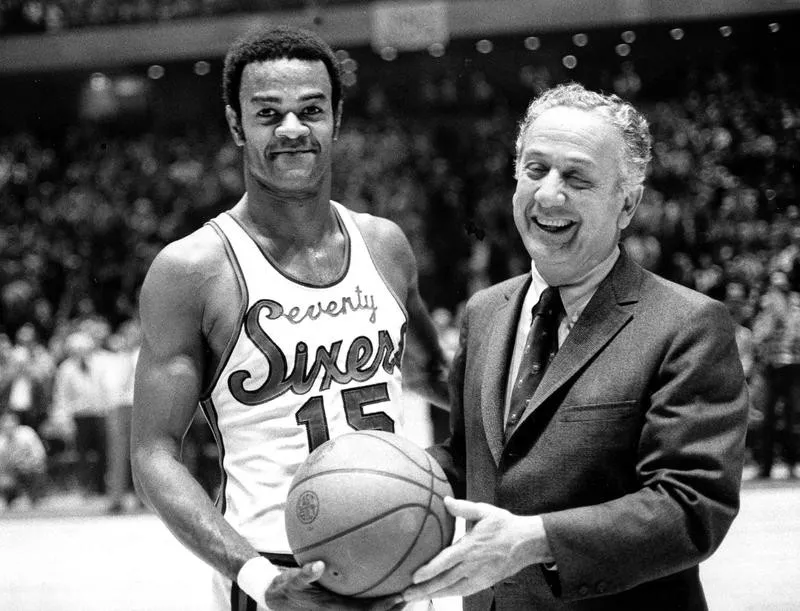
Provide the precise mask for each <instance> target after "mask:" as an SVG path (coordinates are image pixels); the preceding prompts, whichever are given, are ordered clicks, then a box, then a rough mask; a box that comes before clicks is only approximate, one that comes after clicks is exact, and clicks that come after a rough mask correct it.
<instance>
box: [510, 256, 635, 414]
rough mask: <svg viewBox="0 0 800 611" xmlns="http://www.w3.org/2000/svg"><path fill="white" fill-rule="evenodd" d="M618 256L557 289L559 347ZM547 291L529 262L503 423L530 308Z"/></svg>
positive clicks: (524, 338)
mask: <svg viewBox="0 0 800 611" xmlns="http://www.w3.org/2000/svg"><path fill="white" fill-rule="evenodd" d="M619 255H620V250H619V247H617V248H614V250H613V251H612V252H611V254H610V255H609V256H608V257H606V259H605V260H603V261H602V262H601V263H600V264H599V265H596V266H595V267H594V268H592V270H591V271H590V272H589V273H588V274H586V275H585V276H584V277H583V278H581V279H580V280H579V281H578V282H576V283H574V284H567V285H563V286H559V287H558V292H559V294H560V295H561V302H562V303H563V304H564V314H562V319H561V322H560V323H559V325H558V347H559V348H561V346H562V345H563V344H564V340H566V339H567V335H569V332H570V331H571V330H572V327H574V326H575V323H576V322H578V318H580V315H581V313H582V312H583V310H584V308H585V307H586V306H587V305H588V303H589V301H590V300H591V299H592V297H593V296H594V294H595V292H596V291H597V287H598V286H600V283H601V282H602V281H603V279H604V278H605V277H606V276H607V275H608V274H609V272H610V271H611V268H612V267H614V264H615V263H616V262H617V259H618V258H619ZM546 288H547V282H545V280H544V278H542V275H541V274H540V273H539V270H537V269H536V263H535V262H534V261H531V284H530V286H529V287H528V292H527V293H526V294H525V300H524V301H523V302H522V311H521V312H520V316H519V322H518V323H517V333H516V336H515V338H514V352H513V354H512V356H511V364H510V366H509V370H508V383H507V384H506V396H505V410H504V416H503V422H505V421H506V420H507V419H508V410H509V407H510V403H511V391H512V390H513V389H514V380H516V379H517V373H518V372H519V366H520V361H522V353H523V352H524V350H525V342H526V341H527V340H528V331H529V330H530V328H531V323H532V322H533V312H532V310H533V306H535V305H536V304H537V303H538V302H539V297H540V295H541V294H542V293H543V292H544V290H545V289H546Z"/></svg>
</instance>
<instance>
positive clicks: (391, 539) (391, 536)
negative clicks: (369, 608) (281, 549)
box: [295, 506, 428, 596]
mask: <svg viewBox="0 0 800 611" xmlns="http://www.w3.org/2000/svg"><path fill="white" fill-rule="evenodd" d="M427 515H428V514H427V509H426V508H425V507H419V506H413V507H404V508H401V509H398V510H397V511H395V512H393V513H392V514H390V515H388V516H384V517H383V518H382V519H380V520H377V521H374V522H371V523H369V524H365V525H364V526H362V527H360V528H358V529H356V530H352V531H349V532H346V533H344V534H342V535H340V536H338V537H336V538H335V539H332V540H329V541H327V542H325V543H322V544H320V545H317V546H315V547H312V548H309V549H307V550H305V551H303V552H301V553H297V554H295V557H296V559H297V561H298V562H299V563H301V564H303V563H306V562H311V561H314V560H322V561H323V562H325V567H326V568H325V573H324V574H323V576H322V577H321V578H320V580H319V583H320V584H321V585H323V586H325V587H326V588H329V589H330V590H332V591H334V592H337V593H339V594H344V595H346V596H382V595H383V594H384V593H385V594H391V593H392V591H391V590H388V589H386V588H385V587H382V584H383V583H384V582H385V581H386V578H387V577H388V576H390V575H392V574H393V572H394V571H395V570H396V567H398V566H402V564H403V561H404V559H405V558H406V557H407V555H408V554H409V551H410V550H411V548H412V545H414V544H415V542H416V541H417V539H418V537H417V535H418V533H419V532H420V530H421V528H422V526H423V523H424V522H425V521H426V516H427ZM394 583H400V582H399V581H398V580H394V582H393V584H394ZM410 583H411V580H410V573H408V574H407V582H405V585H403V586H396V587H397V588H398V589H397V590H394V591H399V590H400V589H403V587H406V586H408V585H410ZM393 587H394V586H393Z"/></svg>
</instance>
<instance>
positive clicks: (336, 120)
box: [333, 100, 344, 140]
mask: <svg viewBox="0 0 800 611" xmlns="http://www.w3.org/2000/svg"><path fill="white" fill-rule="evenodd" d="M343 107H344V106H343V103H342V100H339V103H338V104H337V105H336V112H335V113H334V114H333V139H334V140H336V139H337V138H338V137H339V130H340V129H341V128H342V109H343Z"/></svg>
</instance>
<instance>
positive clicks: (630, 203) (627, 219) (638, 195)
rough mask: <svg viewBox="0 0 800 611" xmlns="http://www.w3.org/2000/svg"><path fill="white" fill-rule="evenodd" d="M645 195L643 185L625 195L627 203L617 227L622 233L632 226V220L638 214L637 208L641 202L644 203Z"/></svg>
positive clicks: (624, 204) (621, 212) (623, 207)
mask: <svg viewBox="0 0 800 611" xmlns="http://www.w3.org/2000/svg"><path fill="white" fill-rule="evenodd" d="M643 193H644V187H643V186H642V185H637V186H635V187H633V188H632V189H629V190H628V191H627V192H626V193H625V201H624V203H623V204H622V210H621V211H620V213H619V218H618V219H617V227H618V228H619V229H620V231H621V230H623V229H625V228H626V227H627V226H628V225H630V223H631V219H633V215H634V214H635V213H636V208H637V207H638V206H639V202H641V201H642V194H643Z"/></svg>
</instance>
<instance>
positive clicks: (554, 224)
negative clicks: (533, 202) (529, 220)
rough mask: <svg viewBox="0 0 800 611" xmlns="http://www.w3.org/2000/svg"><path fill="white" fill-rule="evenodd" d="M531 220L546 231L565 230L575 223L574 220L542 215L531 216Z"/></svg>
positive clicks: (559, 231) (560, 231)
mask: <svg viewBox="0 0 800 611" xmlns="http://www.w3.org/2000/svg"><path fill="white" fill-rule="evenodd" d="M533 222H534V224H535V225H536V226H537V227H539V229H541V230H543V231H546V232H548V233H562V232H566V231H569V230H570V229H572V227H574V226H575V224H576V223H575V221H569V220H567V219H546V218H542V217H533Z"/></svg>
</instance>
